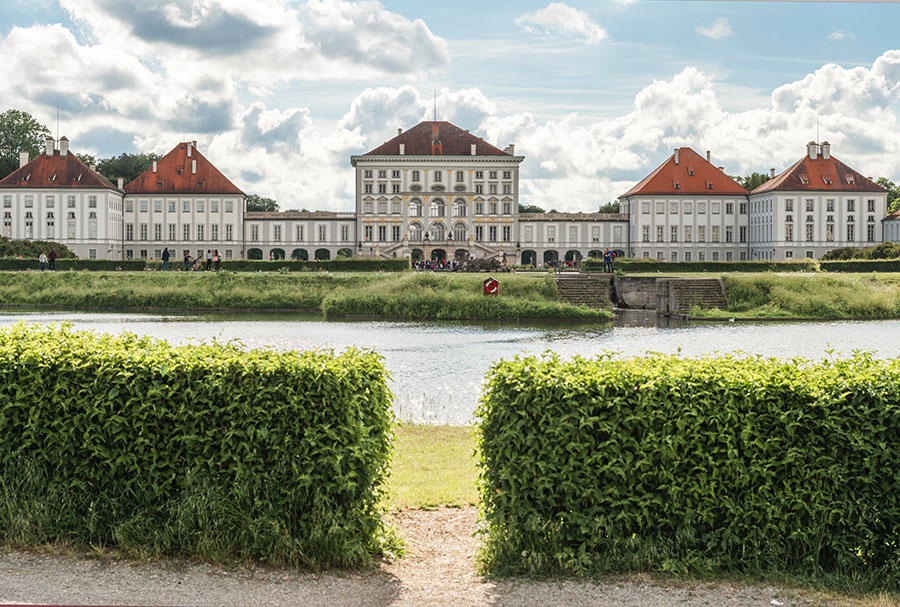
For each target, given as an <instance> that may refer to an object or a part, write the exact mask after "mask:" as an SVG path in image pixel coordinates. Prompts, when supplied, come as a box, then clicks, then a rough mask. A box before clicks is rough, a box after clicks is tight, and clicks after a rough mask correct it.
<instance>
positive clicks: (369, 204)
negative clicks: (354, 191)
mask: <svg viewBox="0 0 900 607" xmlns="http://www.w3.org/2000/svg"><path fill="white" fill-rule="evenodd" d="M372 211H373V207H372V201H371V200H366V201H365V202H363V213H371V212H372Z"/></svg>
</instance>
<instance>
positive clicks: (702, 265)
mask: <svg viewBox="0 0 900 607" xmlns="http://www.w3.org/2000/svg"><path fill="white" fill-rule="evenodd" d="M581 268H582V270H584V271H585V272H599V271H602V270H603V260H602V259H599V260H598V259H585V260H584V261H582V262H581ZM615 269H616V270H622V271H623V272H718V273H722V272H815V271H816V270H818V263H817V262H816V260H814V259H798V260H796V261H658V260H656V259H624V258H623V259H617V260H616V264H615Z"/></svg>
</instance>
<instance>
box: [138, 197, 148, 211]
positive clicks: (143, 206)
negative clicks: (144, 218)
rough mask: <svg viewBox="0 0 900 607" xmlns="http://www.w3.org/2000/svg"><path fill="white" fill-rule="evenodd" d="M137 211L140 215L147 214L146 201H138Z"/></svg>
mask: <svg viewBox="0 0 900 607" xmlns="http://www.w3.org/2000/svg"><path fill="white" fill-rule="evenodd" d="M138 210H139V211H140V212H141V213H146V212H147V201H146V200H138Z"/></svg>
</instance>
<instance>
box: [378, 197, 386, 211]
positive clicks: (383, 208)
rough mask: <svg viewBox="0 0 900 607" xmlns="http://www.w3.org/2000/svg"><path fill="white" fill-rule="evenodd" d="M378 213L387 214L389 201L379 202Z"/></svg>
mask: <svg viewBox="0 0 900 607" xmlns="http://www.w3.org/2000/svg"><path fill="white" fill-rule="evenodd" d="M378 212H379V213H381V214H384V213H387V200H379V201H378Z"/></svg>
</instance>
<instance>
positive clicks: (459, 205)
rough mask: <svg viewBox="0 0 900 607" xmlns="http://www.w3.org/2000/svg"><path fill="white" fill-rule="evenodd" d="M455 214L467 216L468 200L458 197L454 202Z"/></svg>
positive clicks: (456, 215)
mask: <svg viewBox="0 0 900 607" xmlns="http://www.w3.org/2000/svg"><path fill="white" fill-rule="evenodd" d="M453 216H454V217H465V216H466V201H465V200H463V199H462V198H457V199H456V202H455V203H453Z"/></svg>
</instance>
